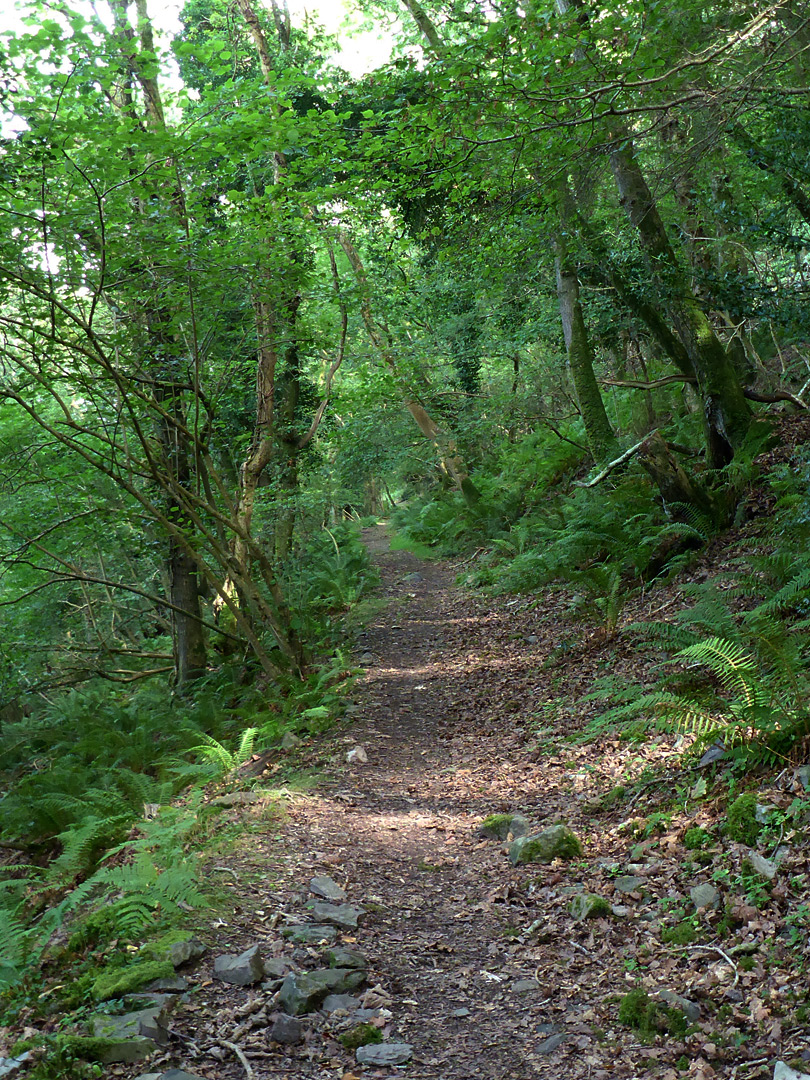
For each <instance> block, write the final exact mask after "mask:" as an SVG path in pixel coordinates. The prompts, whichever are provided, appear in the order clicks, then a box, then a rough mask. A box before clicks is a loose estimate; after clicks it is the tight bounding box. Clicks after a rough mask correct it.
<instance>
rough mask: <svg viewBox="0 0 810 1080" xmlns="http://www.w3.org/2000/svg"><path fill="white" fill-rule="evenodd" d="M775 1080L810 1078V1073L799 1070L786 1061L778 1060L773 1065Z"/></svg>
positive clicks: (808, 1079)
mask: <svg viewBox="0 0 810 1080" xmlns="http://www.w3.org/2000/svg"><path fill="white" fill-rule="evenodd" d="M773 1080H810V1073H805V1072H797V1071H796V1070H795V1069H791V1067H790V1066H789V1065H786V1064H785V1063H784V1061H777V1062H776V1064H775V1065H774V1067H773Z"/></svg>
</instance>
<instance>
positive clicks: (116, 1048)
mask: <svg viewBox="0 0 810 1080" xmlns="http://www.w3.org/2000/svg"><path fill="white" fill-rule="evenodd" d="M62 1045H63V1047H64V1049H65V1050H67V1051H68V1052H69V1053H71V1054H73V1056H74V1057H77V1058H80V1059H81V1060H82V1061H100V1062H101V1063H102V1064H103V1065H112V1064H114V1063H116V1062H125V1063H129V1062H134V1061H143V1060H144V1058H148V1057H149V1055H150V1054H153V1053H154V1052H155V1050H157V1045H156V1044H155V1043H154V1042H153V1041H152V1040H151V1039H146V1038H142V1037H137V1038H134V1039H100V1038H95V1037H93V1036H92V1035H68V1036H66V1037H65V1038H64V1040H63V1042H62Z"/></svg>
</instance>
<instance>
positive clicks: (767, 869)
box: [748, 851, 778, 881]
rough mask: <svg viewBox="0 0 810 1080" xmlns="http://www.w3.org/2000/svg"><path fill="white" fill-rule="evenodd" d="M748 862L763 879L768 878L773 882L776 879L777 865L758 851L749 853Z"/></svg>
mask: <svg viewBox="0 0 810 1080" xmlns="http://www.w3.org/2000/svg"><path fill="white" fill-rule="evenodd" d="M748 861H749V862H750V863H751V865H752V866H753V868H754V869H755V870H756V872H757V873H758V874H760V875H761V876H762V877H764V878H767V879H768V881H773V879H774V878H775V877H776V871H777V869H778V868H777V865H776V863H775V862H771V860H770V859H766V858H765V856H764V855H760V853H759V852H758V851H750V852H749V853H748Z"/></svg>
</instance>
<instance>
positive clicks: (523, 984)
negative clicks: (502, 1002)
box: [512, 979, 540, 994]
mask: <svg viewBox="0 0 810 1080" xmlns="http://www.w3.org/2000/svg"><path fill="white" fill-rule="evenodd" d="M539 989H540V983H539V982H538V981H537V979H518V980H517V981H516V982H513V983H512V993H513V994H528V993H529V992H530V991H532V990H539Z"/></svg>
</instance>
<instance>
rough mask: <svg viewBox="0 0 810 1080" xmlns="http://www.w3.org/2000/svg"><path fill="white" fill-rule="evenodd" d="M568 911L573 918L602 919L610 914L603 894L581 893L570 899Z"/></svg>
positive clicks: (609, 908)
mask: <svg viewBox="0 0 810 1080" xmlns="http://www.w3.org/2000/svg"><path fill="white" fill-rule="evenodd" d="M569 911H570V912H571V914H572V915H573V916H574V918H575V919H602V918H604V917H605V916H606V915H610V914H611V907H610V904H609V903H608V902H607V900H605V898H604V896H599V895H598V894H597V893H582V894H580V895H579V896H575V897H574V899H573V900H572V901H571V903H570V905H569Z"/></svg>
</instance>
